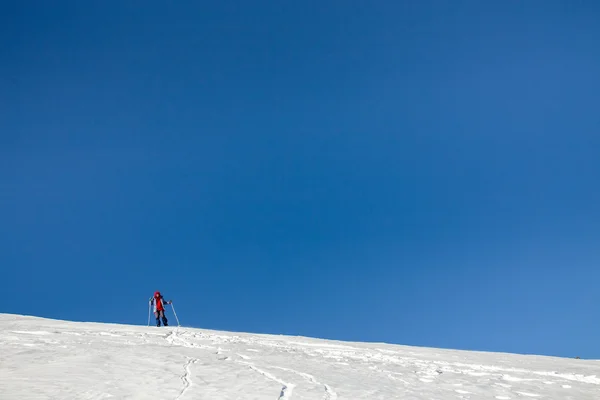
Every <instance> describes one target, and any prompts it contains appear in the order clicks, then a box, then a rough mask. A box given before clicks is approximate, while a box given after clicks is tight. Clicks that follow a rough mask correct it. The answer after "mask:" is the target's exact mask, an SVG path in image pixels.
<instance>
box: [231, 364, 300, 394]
mask: <svg viewBox="0 0 600 400" xmlns="http://www.w3.org/2000/svg"><path fill="white" fill-rule="evenodd" d="M236 362H237V363H238V364H242V365H246V366H247V367H249V368H250V369H251V370H253V371H255V372H258V373H259V374H261V375H263V376H264V377H265V378H267V379H269V380H271V381H273V382H277V383H279V384H280V385H281V386H282V388H281V392H280V393H279V397H277V399H278V400H289V399H291V398H292V393H293V391H294V387H295V386H296V385H294V384H293V383H287V382H285V381H284V380H282V379H279V378H278V377H276V376H275V375H273V374H271V373H270V372H267V371H265V370H262V369H260V368H258V367H257V366H256V365H254V364H252V363H249V362H245V361H236Z"/></svg>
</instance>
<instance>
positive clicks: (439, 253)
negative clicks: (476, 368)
mask: <svg viewBox="0 0 600 400" xmlns="http://www.w3.org/2000/svg"><path fill="white" fill-rule="evenodd" d="M483 3H485V4H483ZM483 3H482V2H481V1H471V2H469V1H452V2H445V1H410V2H409V1H379V2H357V1H346V0H345V1H331V2H322V1H318V2H317V1H302V2H290V1H285V2H282V1H270V2H266V1H253V2H245V1H218V2H211V3H210V4H209V2H197V1H178V2H166V1H145V2H130V1H112V2H108V1H89V2H88V1H86V2H82V1H59V2H48V1H37V2H5V3H4V4H3V5H2V12H1V13H0V269H1V275H0V276H1V279H0V282H1V284H2V289H3V293H2V298H3V301H2V303H0V312H8V313H19V314H31V315H37V316H44V317H51V318H61V319H69V320H85V321H106V322H120V323H132V324H145V323H146V318H147V299H148V298H149V296H151V295H152V293H153V292H154V291H155V290H161V291H162V292H163V293H164V294H165V295H166V296H167V298H172V299H173V300H174V301H175V305H176V306H177V308H176V310H177V312H178V315H179V317H180V319H181V320H182V323H184V324H185V325H188V326H194V327H204V328H212V329H225V330H236V331H249V332H267V333H283V334H292V335H306V336H315V337H325V338H334V339H343V340H359V341H385V342H391V343H400V344H408V345H422V346H435V347H449V348H460V349H476V350H492V351H508V352H521V353H538V354H550V355H561V356H569V357H574V356H581V357H586V358H591V357H594V358H600V348H599V347H598V337H600V290H598V287H599V283H600V282H599V280H600V161H599V160H600V23H599V22H598V21H600V4H599V3H598V2H596V1H560V2H559V1H544V2H540V1H530V2H523V1H508V2H494V4H491V3H490V2H483ZM171 319H172V320H173V321H174V319H173V318H171Z"/></svg>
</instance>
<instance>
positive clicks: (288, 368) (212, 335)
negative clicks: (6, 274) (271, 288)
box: [0, 314, 600, 400]
mask: <svg viewBox="0 0 600 400" xmlns="http://www.w3.org/2000/svg"><path fill="white" fill-rule="evenodd" d="M598 375H600V361H584V360H575V359H561V358H552V357H539V356H522V355H511V354H499V353H478V352H466V351H451V350H438V349H428V348H416V347H407V346H395V345H387V344H373V343H346V342H334V341H326V340H317V339H308V338H299V337H289V336H269V335H253V334H241V333H228V332H215V331H208V330H201V329H191V328H170V327H169V328H164V327H162V328H157V327H145V326H130V325H113V324H98V323H80V322H66V321H56V320H48V319H42V318H34V317H25V316H18V315H9V314H0V399H10V400H24V399H89V400H91V399H94V400H99V399H153V400H156V399H161V400H162V399H166V400H179V399H181V400H192V399H267V400H276V399H294V400H300V399H322V400H327V399H329V400H335V399H500V400H504V399H506V400H508V399H577V400H583V399H600V377H598Z"/></svg>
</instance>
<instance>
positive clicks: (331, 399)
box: [273, 366, 338, 400]
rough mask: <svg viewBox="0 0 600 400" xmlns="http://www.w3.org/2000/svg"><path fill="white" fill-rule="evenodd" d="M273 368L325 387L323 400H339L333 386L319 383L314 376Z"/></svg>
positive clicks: (287, 369)
mask: <svg viewBox="0 0 600 400" xmlns="http://www.w3.org/2000/svg"><path fill="white" fill-rule="evenodd" d="M273 368H277V369H280V370H282V371H288V372H291V373H294V374H296V375H300V376H301V377H303V378H304V379H306V380H307V381H309V382H310V383H313V384H315V385H317V386H323V388H324V389H325V396H324V397H323V400H337V397H338V396H337V393H336V392H335V391H334V390H333V389H332V388H331V386H329V385H327V384H326V383H322V382H319V381H317V379H316V378H315V377H314V376H313V375H311V374H307V373H306V372H300V371H296V370H294V369H291V368H284V367H275V366H274V367H273Z"/></svg>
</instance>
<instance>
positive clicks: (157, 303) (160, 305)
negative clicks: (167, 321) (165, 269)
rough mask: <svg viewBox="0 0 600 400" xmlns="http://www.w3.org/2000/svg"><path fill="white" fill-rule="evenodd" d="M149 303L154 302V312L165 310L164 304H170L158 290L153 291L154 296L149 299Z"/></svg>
mask: <svg viewBox="0 0 600 400" xmlns="http://www.w3.org/2000/svg"><path fill="white" fill-rule="evenodd" d="M150 303H151V304H154V312H157V311H165V305H167V304H170V302H169V301H166V300H165V299H164V297H163V296H162V295H161V294H160V292H156V293H154V297H152V298H151V299H150Z"/></svg>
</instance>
